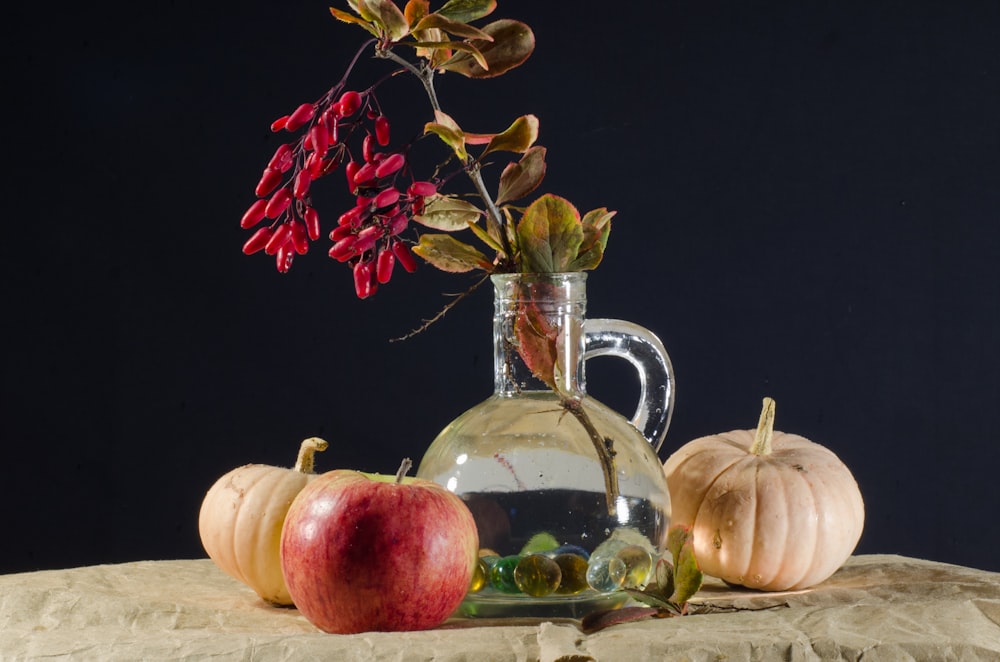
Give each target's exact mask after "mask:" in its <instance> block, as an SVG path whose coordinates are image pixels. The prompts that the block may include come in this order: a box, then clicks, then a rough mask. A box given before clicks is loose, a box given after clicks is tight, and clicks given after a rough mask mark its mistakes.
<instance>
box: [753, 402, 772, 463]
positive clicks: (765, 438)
mask: <svg viewBox="0 0 1000 662" xmlns="http://www.w3.org/2000/svg"><path fill="white" fill-rule="evenodd" d="M773 436H774V400H772V399H771V398H764V406H763V408H762V409H761V412H760V421H759V422H758V423H757V434H756V435H755V436H754V440H753V445H752V446H751V447H750V452H751V453H753V454H754V455H770V454H771V437H773Z"/></svg>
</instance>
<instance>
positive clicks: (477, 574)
mask: <svg viewBox="0 0 1000 662" xmlns="http://www.w3.org/2000/svg"><path fill="white" fill-rule="evenodd" d="M489 581H490V563H489V562H488V561H487V560H486V559H484V558H483V557H481V556H480V557H479V558H478V559H476V567H475V568H473V570H472V580H471V581H470V582H469V593H478V592H479V591H481V590H483V587H485V586H486V585H487V584H488V583H489Z"/></svg>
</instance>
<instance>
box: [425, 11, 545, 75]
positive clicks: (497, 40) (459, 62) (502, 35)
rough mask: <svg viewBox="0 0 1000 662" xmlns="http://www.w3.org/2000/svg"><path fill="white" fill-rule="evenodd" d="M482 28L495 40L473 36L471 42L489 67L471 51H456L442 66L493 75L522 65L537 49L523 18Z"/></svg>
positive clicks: (468, 72)
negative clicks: (522, 20) (479, 61)
mask: <svg viewBox="0 0 1000 662" xmlns="http://www.w3.org/2000/svg"><path fill="white" fill-rule="evenodd" d="M483 31H484V32H485V33H486V34H488V35H490V36H491V37H493V41H484V40H482V39H473V40H472V41H471V42H470V43H471V44H472V45H473V46H475V47H476V48H478V49H479V51H480V52H481V53H482V54H483V57H484V58H485V60H486V63H487V65H488V66H486V67H484V66H482V65H481V64H480V63H478V62H476V60H475V58H473V57H472V56H471V55H469V54H468V53H456V54H455V55H453V56H452V57H451V58H449V59H448V60H446V61H445V62H442V63H441V64H440V66H439V68H441V69H446V70H448V71H454V72H456V73H459V74H462V75H463V76H467V77H469V78H492V77H494V76H499V75H501V74H504V73H506V72H508V71H510V70H511V69H513V68H514V67H517V66H519V65H520V64H522V63H523V62H524V61H525V60H527V59H528V57H530V56H531V53H532V52H533V51H534V50H535V35H534V33H533V32H532V31H531V28H529V27H528V26H527V25H526V24H524V23H521V22H520V21H514V20H511V19H500V20H499V21H494V22H493V23H490V24H488V25H486V26H484V27H483Z"/></svg>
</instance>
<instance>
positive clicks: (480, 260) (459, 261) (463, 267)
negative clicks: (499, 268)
mask: <svg viewBox="0 0 1000 662" xmlns="http://www.w3.org/2000/svg"><path fill="white" fill-rule="evenodd" d="M413 252H414V253H416V254H417V255H419V256H420V257H422V258H423V259H424V260H426V261H427V262H428V263H429V264H430V265H432V266H434V267H437V268H438V269H440V270H441V271H447V272H450V273H465V272H466V271H472V270H473V269H483V270H485V271H489V270H490V269H492V268H493V264H492V263H491V262H490V261H489V260H488V259H487V258H486V256H485V255H483V254H482V253H480V252H479V251H477V250H476V249H475V248H473V247H472V246H469V245H468V244H465V243H462V242H461V241H458V240H457V239H455V238H454V237H452V236H451V235H447V234H425V235H421V236H420V242H419V243H417V245H416V246H414V247H413Z"/></svg>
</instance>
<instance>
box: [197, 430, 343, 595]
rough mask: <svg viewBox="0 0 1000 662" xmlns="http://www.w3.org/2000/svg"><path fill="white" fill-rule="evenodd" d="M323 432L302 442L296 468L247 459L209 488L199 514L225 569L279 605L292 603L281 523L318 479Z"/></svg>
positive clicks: (208, 545)
mask: <svg viewBox="0 0 1000 662" xmlns="http://www.w3.org/2000/svg"><path fill="white" fill-rule="evenodd" d="M326 447H327V443H326V442H325V441H323V440H322V439H319V438H317V437H311V438H309V439H306V440H305V441H303V442H302V445H301V446H300V447H299V455H298V460H297V461H296V463H295V467H294V468H292V469H287V468H283V467H274V466H270V465H266V464H247V465H244V466H242V467H238V468H236V469H233V470H232V471H230V472H229V473H227V474H225V475H224V476H222V477H221V478H219V480H217V481H216V482H215V484H214V485H212V487H211V488H209V490H208V492H207V493H206V494H205V499H204V500H203V501H202V504H201V510H200V512H199V514H198V533H199V534H200V535H201V543H202V545H203V546H204V547H205V551H206V552H208V556H209V558H211V559H212V560H213V561H214V562H215V564H216V565H217V566H219V568H221V569H222V570H223V571H224V572H225V573H226V574H228V575H229V576H231V577H233V578H234V579H237V580H239V581H241V582H243V583H244V584H246V585H247V586H249V587H250V588H252V589H253V590H254V591H256V592H257V595H259V596H260V597H261V598H263V599H264V600H266V601H267V602H270V603H272V604H276V605H285V606H287V605H291V604H292V598H291V596H290V595H289V594H288V588H287V587H286V586H285V580H284V578H283V577H282V575H281V555H280V546H281V527H282V525H283V524H284V522H285V516H286V515H287V514H288V508H289V506H291V505H292V500H293V499H295V497H296V496H297V495H298V493H299V492H301V491H302V488H303V487H305V486H306V484H307V483H308V482H309V481H310V480H312V479H313V478H316V474H315V473H314V472H313V464H314V453H315V452H316V451H322V450H324V449H326Z"/></svg>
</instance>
